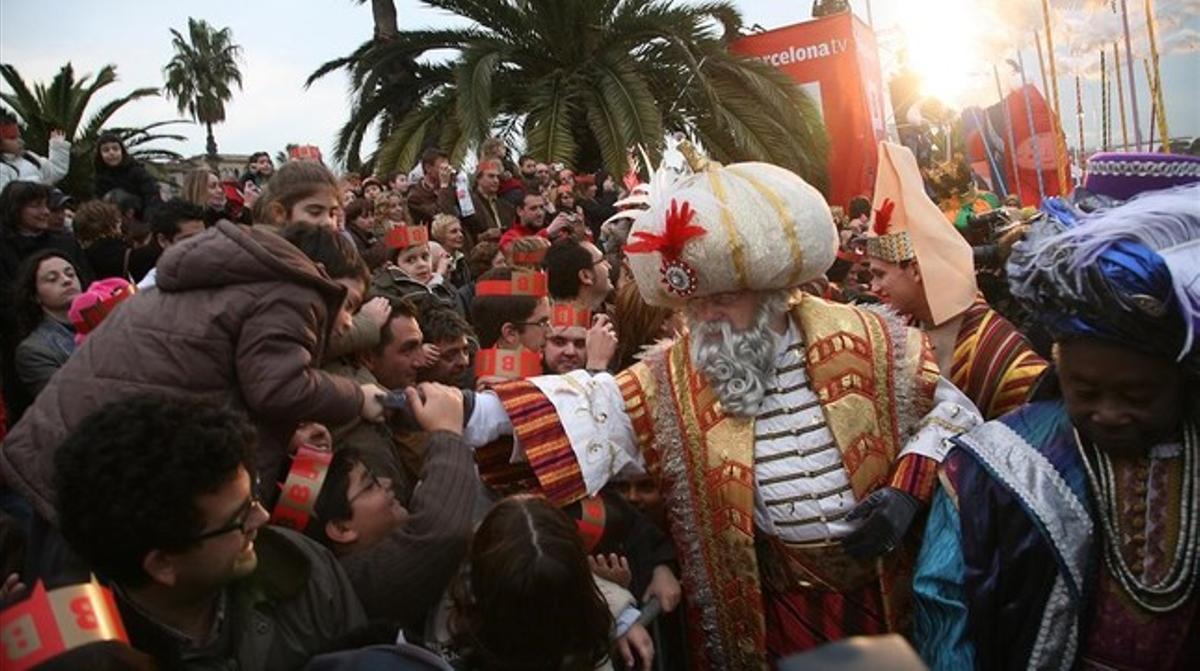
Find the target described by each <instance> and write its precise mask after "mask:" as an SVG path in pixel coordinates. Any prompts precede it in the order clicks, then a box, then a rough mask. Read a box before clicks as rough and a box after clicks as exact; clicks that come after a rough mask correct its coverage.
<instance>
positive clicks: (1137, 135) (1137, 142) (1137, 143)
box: [1042, 0, 1142, 151]
mask: <svg viewBox="0 0 1200 671" xmlns="http://www.w3.org/2000/svg"><path fill="white" fill-rule="evenodd" d="M1045 1H1046V0H1042V2H1043V3H1044V2H1045ZM1121 22H1122V23H1123V24H1124V27H1125V67H1126V68H1127V69H1128V71H1129V72H1128V74H1129V109H1130V110H1132V111H1133V150H1134V151H1141V150H1142V122H1141V120H1140V119H1138V104H1137V80H1136V79H1134V78H1133V47H1132V46H1130V41H1129V8H1128V7H1127V6H1126V4H1125V0H1121Z"/></svg>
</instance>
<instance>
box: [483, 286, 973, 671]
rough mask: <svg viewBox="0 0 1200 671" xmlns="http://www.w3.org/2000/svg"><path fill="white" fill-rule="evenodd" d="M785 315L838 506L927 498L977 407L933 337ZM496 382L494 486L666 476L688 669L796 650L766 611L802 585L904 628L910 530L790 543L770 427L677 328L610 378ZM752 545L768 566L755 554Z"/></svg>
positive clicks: (562, 494) (575, 489) (870, 320)
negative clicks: (703, 369)
mask: <svg viewBox="0 0 1200 671" xmlns="http://www.w3.org/2000/svg"><path fill="white" fill-rule="evenodd" d="M791 317H792V324H793V328H794V329H795V330H796V331H797V332H798V333H799V334H801V338H800V343H799V345H800V346H799V347H798V348H797V349H799V350H801V351H802V354H801V355H799V356H800V357H801V358H799V359H798V360H800V361H802V364H803V365H802V366H800V367H802V368H803V369H804V371H803V372H804V373H805V374H806V386H807V387H809V388H810V390H811V394H813V398H814V401H813V403H812V405H813V406H814V409H813V412H815V413H816V415H815V417H814V418H813V420H814V422H815V423H820V424H821V426H820V427H819V428H820V429H821V431H826V430H827V431H828V434H826V435H830V436H831V440H832V442H833V443H834V445H835V447H836V452H835V453H834V454H835V460H834V461H835V463H834V466H835V467H837V468H838V471H839V472H840V473H844V477H845V479H846V480H848V486H847V487H846V489H847V490H848V491H847V492H846V494H845V495H844V496H845V498H844V506H852V505H853V504H854V503H855V502H856V501H861V500H862V499H863V498H865V497H866V496H867V495H869V494H870V493H871V492H872V491H874V490H876V489H878V488H880V487H885V486H893V487H897V488H900V489H903V490H905V491H908V492H910V493H912V494H914V495H915V496H917V497H918V498H919V499H921V500H925V501H928V499H929V497H930V495H931V492H932V489H933V485H934V481H935V471H936V463H937V460H938V459H939V458H940V456H941V454H942V451H941V450H942V449H943V448H942V439H943V438H946V437H949V436H950V435H954V434H956V433H958V432H961V431H962V430H965V429H966V428H969V427H970V426H972V425H973V424H974V423H975V421H977V415H976V414H975V412H974V409H973V408H972V407H970V402H969V401H967V400H966V399H965V397H962V395H961V394H960V393H958V392H957V390H953V389H952V388H951V387H949V385H948V384H945V383H943V384H942V385H939V376H938V371H937V365H936V363H935V362H934V359H933V356H932V351H931V349H930V347H929V344H928V341H927V339H926V338H925V337H924V336H923V334H921V332H920V331H918V330H916V329H912V328H908V327H905V326H903V325H902V324H901V323H900V322H899V321H898V320H896V319H894V318H892V317H889V316H887V315H885V314H883V313H879V312H873V311H867V310H863V309H860V308H856V307H852V306H846V305H838V304H833V303H827V302H825V301H823V300H821V299H819V298H816V297H811V296H806V297H804V298H803V299H802V300H801V301H800V302H799V303H798V304H797V305H796V306H795V308H794V309H793V311H792V315H791ZM797 365H798V366H799V365H800V364H797ZM946 389H950V390H951V391H950V392H949V393H947V392H945V391H944V390H946ZM496 393H497V396H498V398H499V400H500V402H501V404H502V405H503V408H504V412H505V413H506V414H507V417H508V418H509V419H510V420H511V424H512V433H513V435H514V436H515V437H516V442H517V443H518V444H519V446H520V448H521V449H520V450H519V452H521V453H523V455H524V456H525V457H526V458H527V461H528V469H527V470H526V472H525V474H524V476H519V475H518V471H519V470H520V469H516V468H513V467H512V465H511V464H509V465H508V466H507V467H503V468H489V467H488V466H487V465H486V464H491V466H492V467H496V466H500V465H501V464H500V463H499V462H503V461H504V459H503V457H502V455H503V451H504V450H507V449H508V448H506V447H496V446H494V445H493V446H492V447H490V448H487V449H485V450H481V451H480V452H478V453H477V460H478V461H479V463H480V464H481V473H482V475H483V477H484V479H485V481H487V482H488V483H489V484H491V485H493V486H499V487H501V488H503V487H504V486H505V485H506V484H513V483H519V481H520V480H521V479H522V478H523V479H524V481H525V484H526V485H528V483H529V482H530V481H533V480H536V482H537V488H538V489H540V491H542V492H543V493H545V494H546V495H547V496H548V497H549V498H550V499H551V500H553V501H555V502H556V503H559V504H561V505H565V504H567V503H570V502H572V501H574V500H578V499H579V498H582V497H584V496H587V495H588V494H592V493H594V492H595V491H596V490H598V489H599V487H600V486H603V484H604V482H606V481H607V480H608V478H609V477H611V476H613V475H616V474H617V473H618V472H620V471H622V470H624V469H626V468H633V469H641V468H645V469H648V470H651V471H658V472H660V473H661V474H662V476H663V481H664V487H665V494H666V497H667V501H668V506H669V509H670V513H671V517H672V537H673V540H674V542H675V544H676V547H677V550H678V554H679V557H680V563H681V568H682V571H683V582H684V591H685V595H686V596H687V599H688V607H689V609H690V613H689V615H690V617H689V620H690V621H691V622H692V623H693V625H694V627H693V628H694V631H693V639H692V640H693V650H694V655H695V657H694V658H693V662H694V666H695V667H696V668H713V669H735V668H736V669H748V668H762V667H765V666H766V665H767V664H768V662H769V657H770V656H771V655H776V654H787V653H789V652H794V651H796V650H794V649H787V645H786V643H785V644H784V645H783V646H782V648H783V649H780V648H781V646H780V645H770V643H771V641H778V640H784V641H787V640H795V638H794V637H793V638H789V637H788V636H779V635H778V634H779V633H780V632H769V631H768V628H769V627H770V626H775V627H780V626H787V624H786V623H784V624H780V620H779V618H777V617H772V618H768V617H766V616H765V613H766V612H775V611H774V610H773V608H774V606H775V605H776V604H777V602H779V601H780V599H785V600H786V599H788V598H794V597H795V596H796V595H797V594H803V593H809V592H812V593H813V594H814V595H815V594H816V593H817V592H821V593H823V594H825V595H833V596H837V595H838V594H839V593H841V592H842V591H843V589H842V587H843V585H850V584H851V583H853V585H852V587H847V588H846V589H845V590H844V591H845V592H846V594H852V595H853V598H854V599H859V598H860V597H861V598H866V599H868V600H870V601H871V602H872V603H873V604H875V605H876V606H877V607H878V608H877V610H879V611H881V612H880V613H879V615H880V617H879V619H880V622H881V625H880V626H881V627H882V628H885V629H887V630H892V631H904V630H905V629H906V626H905V622H906V619H907V613H908V610H909V600H910V577H909V576H910V573H911V567H912V562H913V559H914V552H913V551H914V549H915V547H913V543H908V544H907V546H906V547H902V548H898V549H897V551H895V552H893V553H890V554H888V555H886V556H885V557H884V558H883V559H881V560H878V561H876V562H871V563H860V562H854V561H853V560H850V559H848V558H847V557H845V555H844V554H842V553H841V552H840V545H839V544H838V543H837V538H836V537H829V538H826V541H828V542H819V543H807V542H805V543H789V542H784V540H782V539H781V538H780V537H779V536H776V535H773V534H768V533H766V532H765V531H764V529H763V526H764V524H763V522H764V521H766V520H767V517H766V516H765V515H764V514H763V513H762V508H763V501H762V500H761V499H762V492H763V491H765V490H766V489H767V487H768V482H767V480H765V479H764V478H763V477H762V475H763V473H762V471H761V468H762V465H761V463H759V462H760V461H761V460H756V456H758V455H759V454H760V453H761V448H762V446H763V440H764V439H765V438H767V437H766V436H762V435H756V432H755V426H756V424H757V423H759V422H760V421H762V423H764V424H765V423H766V421H765V420H761V415H760V420H756V419H755V418H746V417H730V416H726V415H725V414H724V413H723V412H722V410H721V406H720V403H719V401H718V400H717V398H716V396H715V394H714V392H713V390H712V389H711V388H710V386H709V385H708V384H707V382H706V380H705V378H704V375H703V374H702V373H700V372H699V371H697V370H696V369H695V368H694V367H693V365H692V363H691V358H690V354H689V351H688V342H687V340H686V339H681V340H680V341H678V342H676V343H674V344H673V345H671V346H670V347H669V348H666V349H662V350H659V351H656V352H654V353H651V354H650V355H648V356H647V357H646V358H645V359H644V360H643V361H641V362H639V363H638V364H635V365H634V366H632V367H630V368H629V369H627V370H625V371H623V372H621V373H620V374H619V375H617V376H616V377H615V378H613V377H612V376H609V375H607V374H603V375H598V376H594V377H589V376H587V375H586V374H584V373H582V372H581V371H577V372H576V373H572V374H569V375H566V376H554V377H547V378H534V379H531V380H525V381H520V382H515V383H509V384H506V385H501V386H500V387H498V388H497V389H496ZM480 400H481V402H480V403H479V404H477V413H480V414H482V415H487V413H488V412H489V409H488V402H487V401H486V400H485V398H484V397H481V399H480ZM481 423H486V422H484V421H483V420H482V419H477V418H476V417H475V416H472V420H471V423H470V424H469V425H468V431H467V434H468V435H467V439H468V442H469V443H471V444H474V445H480V444H484V443H486V442H488V441H490V440H492V439H493V438H494V437H495V435H496V434H497V433H500V431H497V430H495V429H492V430H490V431H483V432H481V431H479V429H478V426H476V427H475V428H474V429H473V428H472V426H471V425H472V424H475V425H478V424H481ZM808 430H809V427H804V428H799V429H797V430H796V432H795V433H797V435H798V434H800V433H802V432H805V431H808ZM814 496H815V495H814ZM842 510H843V511H844V510H845V507H843V508H842ZM779 514H781V513H779V511H778V510H776V511H774V512H773V517H774V518H777V517H778V515H779ZM783 514H785V515H786V513H783ZM833 517H836V515H833V516H831V520H830V521H831V524H830V527H831V528H832V526H833V525H832V518H833ZM824 521H825V520H824V519H823V520H822V522H824ZM768 524H769V522H768ZM913 535H914V534H910V536H913ZM762 558H766V559H767V560H769V561H770V563H771V566H770V567H767V566H762V565H760V560H761V559H762ZM826 560H829V561H826ZM831 567H833V568H832V569H831ZM779 569H782V570H779ZM768 573H771V574H772V575H774V576H776V577H778V575H779V574H780V573H783V574H785V575H784V581H783V582H781V581H780V580H778V579H772V580H771V581H770V583H771V584H767V578H768V576H767V574H768ZM814 582H816V583H817V584H819V585H820V587H813V583H814ZM822 598H823V597H822ZM817 615H821V614H820V613H817ZM800 617H801V618H804V617H805V614H801V615H800ZM804 626H816V627H817V628H818V629H823V631H820V632H818V634H819V636H818V638H825V639H834V638H840V637H843V636H848V635H854V634H856V633H867V632H863V631H856V630H854V629H855V627H853V626H852V625H847V623H846V622H844V621H828V622H825V623H824V624H822V623H821V622H816V623H813V622H805V623H804ZM769 647H770V648H771V650H770V654H769V652H768V648H769Z"/></svg>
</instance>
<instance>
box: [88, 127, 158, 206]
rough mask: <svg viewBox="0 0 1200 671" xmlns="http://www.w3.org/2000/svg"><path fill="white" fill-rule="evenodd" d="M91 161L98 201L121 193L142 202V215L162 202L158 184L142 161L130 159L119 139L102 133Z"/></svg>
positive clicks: (116, 136)
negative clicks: (125, 193)
mask: <svg viewBox="0 0 1200 671" xmlns="http://www.w3.org/2000/svg"><path fill="white" fill-rule="evenodd" d="M92 160H93V163H94V164H95V166H96V197H97V198H103V197H104V194H106V193H108V192H109V191H112V190H113V189H121V190H123V191H127V192H129V193H132V194H133V195H135V196H137V197H138V198H141V199H142V208H143V209H142V211H143V212H144V211H146V210H149V209H150V208H152V207H154V206H155V205H157V204H159V203H161V202H162V192H161V191H160V190H159V188H158V181H157V180H155V179H154V177H153V176H151V175H150V173H149V172H147V171H146V168H145V166H143V165H142V164H141V162H140V161H138V160H136V159H135V158H133V157H132V156H130V155H129V150H128V149H126V148H125V143H124V142H123V141H122V140H121V138H120V136H118V135H116V134H115V133H101V135H100V139H99V140H97V141H96V155H95V156H94V157H93V159H92Z"/></svg>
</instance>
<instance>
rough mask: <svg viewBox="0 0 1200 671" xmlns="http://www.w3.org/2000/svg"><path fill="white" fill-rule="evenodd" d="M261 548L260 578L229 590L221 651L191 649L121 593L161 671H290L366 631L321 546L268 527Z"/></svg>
mask: <svg viewBox="0 0 1200 671" xmlns="http://www.w3.org/2000/svg"><path fill="white" fill-rule="evenodd" d="M254 545H255V549H256V551H257V553H258V566H257V567H256V569H255V571H254V572H253V573H251V574H250V575H249V576H247V577H246V578H243V579H241V580H238V581H236V582H234V583H232V584H231V585H229V586H228V587H226V588H225V592H224V595H223V597H222V599H221V605H220V606H219V607H220V608H221V610H222V611H223V613H224V617H223V618H221V619H220V624H219V625H218V626H219V627H220V628H221V629H219V630H218V634H217V637H216V641H218V643H217V644H215V645H213V646H209V647H206V648H205V649H204V650H203V652H196V651H194V650H187V649H186V648H185V647H184V646H183V645H181V641H180V638H179V635H178V634H176V633H173V631H172V630H171V629H169V628H168V627H166V626H164V625H162V624H159V623H158V622H157V621H155V620H154V619H153V617H151V616H150V615H149V614H147V613H146V612H145V611H144V610H142V609H141V608H140V607H138V606H137V605H135V604H134V603H133V602H132V601H130V600H129V598H128V596H127V595H126V594H125V592H124V591H123V590H121V589H120V588H119V587H118V589H117V605H118V608H120V611H121V619H122V620H123V621H124V624H125V629H126V630H127V631H128V633H129V642H130V645H132V646H133V647H134V648H136V649H137V650H140V651H142V652H145V653H146V654H148V655H150V656H152V657H154V659H155V661H156V662H157V663H158V666H159V668H162V669H185V670H188V671H191V670H196V671H200V670H208V669H227V668H237V669H261V670H264V671H275V670H278V671H285V670H288V669H298V668H300V667H301V665H303V664H305V663H306V662H308V660H309V659H310V658H311V657H313V656H314V655H316V654H318V653H322V652H327V651H329V650H330V649H336V646H337V645H338V644H339V641H340V640H345V637H346V636H347V635H348V634H350V633H351V632H353V631H355V630H356V629H358V628H360V627H363V626H364V625H366V618H365V617H364V615H363V609H362V605H361V604H360V603H359V601H358V599H357V598H355V596H354V590H352V589H351V587H350V583H349V582H348V581H347V580H346V574H345V572H343V571H342V569H341V567H340V566H339V565H338V563H337V561H336V560H335V559H334V558H333V555H331V554H330V553H329V551H328V550H326V549H325V548H323V547H321V546H320V544H318V543H316V542H315V541H313V540H310V539H308V538H306V537H304V536H301V535H300V534H297V533H295V532H293V531H290V530H288V529H281V528H279V527H263V528H262V529H260V530H259V532H258V536H257V537H256V538H255V539H254Z"/></svg>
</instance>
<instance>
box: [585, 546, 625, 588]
mask: <svg viewBox="0 0 1200 671" xmlns="http://www.w3.org/2000/svg"><path fill="white" fill-rule="evenodd" d="M588 566H589V567H591V569H592V573H595V574H596V575H598V576H600V577H601V578H604V579H605V580H607V581H609V582H615V583H617V584H618V585H620V586H621V587H624V588H626V589H628V588H629V583H630V582H631V581H632V580H633V572H632V571H630V570H629V560H628V559H625V558H624V557H621V556H619V555H617V554H616V553H612V554H609V555H608V556H607V557H606V556H604V555H592V556H590V557H588Z"/></svg>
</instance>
